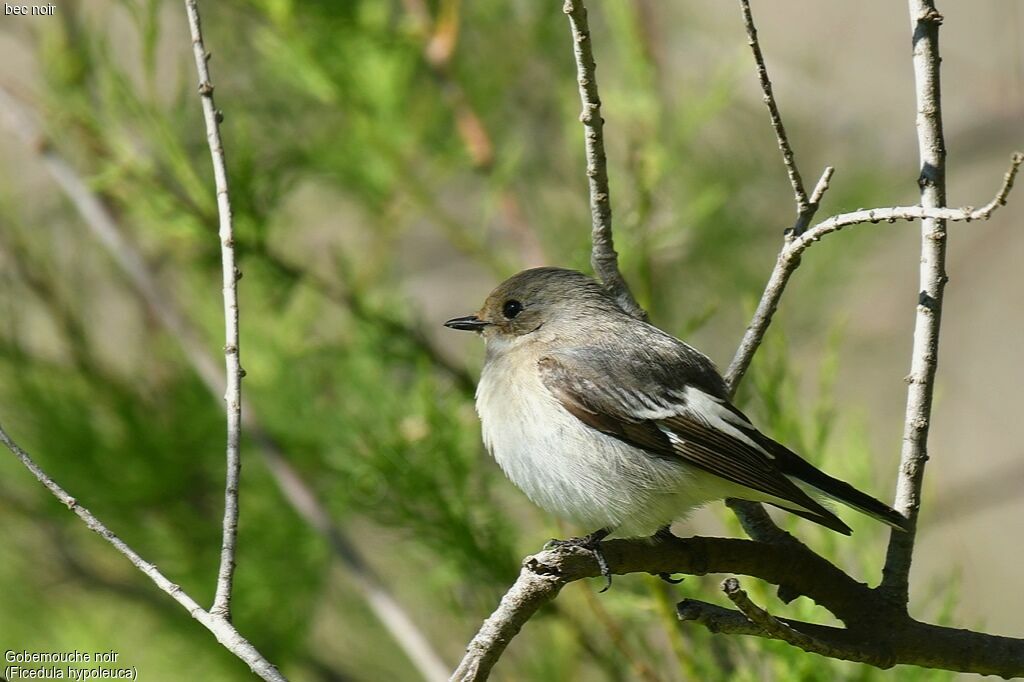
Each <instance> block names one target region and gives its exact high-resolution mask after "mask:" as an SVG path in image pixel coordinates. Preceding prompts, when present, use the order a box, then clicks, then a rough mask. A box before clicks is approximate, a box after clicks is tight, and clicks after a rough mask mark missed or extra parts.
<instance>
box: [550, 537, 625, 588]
mask: <svg viewBox="0 0 1024 682" xmlns="http://www.w3.org/2000/svg"><path fill="white" fill-rule="evenodd" d="M609 533H611V531H610V530H608V529H607V528H602V529H601V530H596V531H594V532H593V533H590V534H589V535H584V536H583V537H579V538H569V539H568V540H556V539H554V538H552V539H551V540H549V541H548V542H547V544H545V545H544V549H550V548H553V547H579V548H581V549H585V550H587V551H589V552H590V553H591V554H593V555H594V560H595V561H597V567H598V568H599V569H601V575H602V576H604V579H605V581H606V583H605V586H604V587H603V588H602V589H601V592H607V591H608V588H609V587H611V586H612V571H611V569H610V568H608V560H607V559H605V558H604V552H603V551H602V550H601V540H604V539H605V538H606V537H608V534H609Z"/></svg>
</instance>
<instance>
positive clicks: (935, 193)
mask: <svg viewBox="0 0 1024 682" xmlns="http://www.w3.org/2000/svg"><path fill="white" fill-rule="evenodd" d="M910 21H911V25H912V27H913V29H914V33H913V43H914V84H915V91H916V94H917V145H918V148H919V150H920V154H921V175H920V176H919V177H918V185H919V186H920V188H921V205H922V206H924V207H926V208H939V207H942V206H945V205H946V142H945V140H944V139H943V134H942V102H941V97H940V85H939V63H940V58H939V25H940V24H941V23H942V15H941V14H939V13H938V11H937V10H936V9H935V3H934V2H933V1H932V0H910ZM948 279H949V278H948V277H947V276H946V223H945V221H944V220H943V219H942V218H935V217H925V218H924V219H923V220H922V221H921V268H920V288H919V291H920V295H919V297H918V304H917V314H916V320H915V322H914V347H913V351H912V356H911V362H910V374H909V375H908V377H907V410H906V418H905V422H904V427H903V449H902V450H901V452H900V468H899V473H898V474H897V479H896V501H895V503H894V505H893V506H894V507H895V509H896V511H898V512H900V513H901V514H903V515H904V516H906V517H907V518H908V519H909V520H910V530H909V531H908V532H906V533H892V534H891V535H890V537H889V547H888V551H887V552H886V556H885V566H884V567H883V568H882V587H883V588H884V589H885V590H886V591H887V592H889V594H890V596H891V598H892V599H893V600H894V601H896V602H897V603H900V604H902V605H903V607H904V608H906V606H907V600H908V592H909V590H910V563H911V560H912V558H913V554H914V540H915V536H916V534H917V514H918V510H919V509H920V506H921V486H922V484H923V482H924V465H925V462H926V461H927V460H928V428H929V426H930V424H931V412H932V394H933V392H934V390H935V371H936V369H937V368H938V361H939V327H940V324H941V321H942V295H943V291H944V290H945V288H946V281H947V280H948Z"/></svg>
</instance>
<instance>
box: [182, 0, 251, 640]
mask: <svg viewBox="0 0 1024 682" xmlns="http://www.w3.org/2000/svg"><path fill="white" fill-rule="evenodd" d="M185 9H186V11H187V13H188V27H189V31H190V32H191V34H192V52H193V54H194V55H195V59H196V71H198V73H199V96H200V98H201V100H202V103H203V118H204V119H206V140H207V142H208V143H209V145H210V156H211V158H212V159H213V177H214V182H215V183H216V188H217V213H218V214H219V215H220V230H219V237H220V254H221V267H222V270H223V289H224V364H225V366H226V369H227V372H226V376H227V386H226V388H225V391H224V402H225V406H226V407H225V409H226V411H227V418H228V419H227V421H228V426H227V428H228V438H227V440H228V444H227V481H226V485H225V490H224V529H223V537H222V540H221V548H220V568H219V569H218V571H217V594H216V595H215V596H214V599H213V608H212V609H210V611H211V612H212V613H214V614H216V615H218V616H222V617H224V618H225V619H226V620H231V587H232V584H233V582H234V577H235V545H236V544H237V540H238V483H239V475H240V474H241V470H242V460H241V458H240V456H239V440H240V438H241V431H242V375H243V372H242V365H241V361H240V359H239V355H240V351H241V349H240V347H239V338H238V280H239V279H240V278H241V276H242V273H241V271H240V270H239V269H238V267H237V266H236V265H235V232H234V225H233V224H232V219H231V199H230V197H229V195H228V170H227V163H226V161H225V159H224V145H223V143H222V142H221V139H220V122H221V120H222V119H223V116H222V114H221V112H219V111H217V107H216V106H215V105H214V103H213V83H212V82H211V80H210V69H209V63H208V62H209V60H210V53H209V52H207V51H206V47H205V46H204V45H203V34H202V29H201V27H200V25H199V7H198V6H197V0H185Z"/></svg>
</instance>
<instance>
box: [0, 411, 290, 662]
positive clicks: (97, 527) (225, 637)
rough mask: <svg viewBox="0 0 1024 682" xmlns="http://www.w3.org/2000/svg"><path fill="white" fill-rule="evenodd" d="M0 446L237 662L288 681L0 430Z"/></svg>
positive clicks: (228, 626)
mask: <svg viewBox="0 0 1024 682" xmlns="http://www.w3.org/2000/svg"><path fill="white" fill-rule="evenodd" d="M0 443H3V444H4V445H5V446H7V448H8V449H9V450H10V451H11V452H13V453H14V456H15V457H17V458H18V459H19V460H20V461H21V463H22V464H24V465H25V468H27V469H28V470H29V471H30V472H32V475H33V476H35V477H36V480H38V481H39V482H40V483H42V484H43V485H44V486H46V488H47V489H48V490H49V491H50V492H51V493H53V496H54V497H56V498H57V499H58V500H60V502H61V503H63V504H64V506H66V507H67V508H68V509H70V510H71V511H73V512H74V513H75V514H76V515H77V516H78V517H79V518H80V519H82V521H84V522H85V525H86V526H88V527H89V529H90V530H92V531H94V532H95V533H97V534H98V535H100V537H102V538H103V539H104V540H106V541H107V542H109V543H110V544H111V545H112V546H113V547H114V549H116V550H117V551H118V552H120V553H121V554H123V555H124V556H125V557H126V558H127V559H128V561H130V562H131V563H132V565H133V566H135V568H137V569H139V570H140V571H142V573H144V574H145V575H146V576H147V577H148V578H149V579H150V580H152V581H153V583H154V584H155V585H156V586H157V587H159V588H160V589H161V590H163V591H164V592H166V593H167V594H169V595H170V596H171V598H172V599H174V601H176V602H178V603H179V604H181V606H182V607H183V608H184V609H185V610H186V611H188V613H189V615H190V616H192V617H193V618H195V619H196V620H197V621H199V622H200V623H201V624H202V625H203V627H205V628H206V629H207V630H209V631H210V632H212V633H213V634H214V636H215V637H216V638H217V641H218V642H220V643H221V644H222V645H223V646H224V647H225V648H226V649H227V650H228V651H230V652H231V653H233V654H234V655H235V656H237V657H238V658H240V659H242V660H243V661H245V662H246V663H247V664H248V665H249V668H250V669H251V670H252V671H253V672H254V673H256V674H257V675H259V676H260V677H261V678H263V679H264V680H268V682H284V680H285V678H284V676H283V675H281V673H280V672H278V670H277V668H275V667H274V666H273V664H271V663H270V661H268V660H267V659H266V658H264V657H263V655H262V654H261V653H260V652H259V651H257V650H256V648H255V647H254V646H253V645H252V644H250V643H249V642H248V641H247V640H246V639H245V638H244V637H242V635H241V634H240V633H239V632H238V630H236V629H235V627H234V626H233V625H232V624H231V622H230V621H228V620H227V619H226V618H223V617H221V616H219V615H217V614H215V613H213V612H212V611H206V610H205V609H203V607H201V606H200V605H199V604H198V603H197V602H196V600H194V599H193V598H192V597H190V596H189V595H188V593H187V592H185V591H184V590H183V589H181V587H180V586H179V585H176V584H175V583H172V582H171V581H170V580H169V579H168V578H167V577H166V576H165V575H164V574H163V573H161V572H160V571H159V570H158V569H157V567H156V566H154V565H153V564H151V563H149V562H148V561H146V560H145V559H143V558H142V557H141V556H139V554H138V553H137V552H135V550H133V549H132V548H131V547H129V546H128V545H127V544H125V542H124V541H123V540H122V539H121V538H119V537H118V536H117V535H115V534H114V532H113V531H111V530H110V529H109V528H107V527H106V525H104V524H103V522H101V521H100V520H99V519H98V518H96V517H95V516H94V515H93V513H92V512H90V511H89V510H88V509H86V508H85V507H83V506H82V505H81V504H80V503H79V502H78V500H77V499H75V498H74V497H73V496H72V495H71V494H70V493H68V492H67V491H66V490H64V488H62V487H60V485H58V484H57V482H56V481H54V480H53V479H52V478H50V477H49V476H48V475H47V474H46V472H44V471H43V470H42V469H41V468H40V467H39V465H38V464H36V463H35V461H34V460H33V459H32V457H31V456H29V454H28V453H27V452H25V451H24V450H22V449H21V447H19V446H18V444H17V443H15V442H14V441H13V440H12V439H11V437H10V436H9V435H7V432H6V431H4V429H3V427H2V426H0Z"/></svg>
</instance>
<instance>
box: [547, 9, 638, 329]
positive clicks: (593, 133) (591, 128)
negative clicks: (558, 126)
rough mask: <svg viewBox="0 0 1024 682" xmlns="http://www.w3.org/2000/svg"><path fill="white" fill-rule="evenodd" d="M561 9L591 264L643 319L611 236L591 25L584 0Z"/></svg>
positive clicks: (624, 305) (629, 309)
mask: <svg viewBox="0 0 1024 682" xmlns="http://www.w3.org/2000/svg"><path fill="white" fill-rule="evenodd" d="M562 11H563V12H565V13H566V14H567V15H568V16H569V27H570V28H571V29H572V41H573V53H574V54H575V55H576V81H577V83H579V89H580V104H581V105H582V107H583V110H582V111H581V112H580V122H581V123H582V124H583V129H584V132H585V138H584V139H585V143H586V149H587V178H588V184H589V187H590V215H591V220H592V223H593V228H592V232H591V243H592V250H591V256H590V264H591V266H592V267H593V268H594V274H596V275H597V276H598V277H600V278H601V281H602V282H603V283H604V285H605V287H607V289H608V291H609V292H611V294H612V295H613V296H614V297H615V299H616V300H617V301H618V302H619V305H620V306H622V308H623V310H625V311H626V312H628V313H629V314H630V315H632V316H633V317H636V318H638V319H641V320H644V319H647V313H646V312H644V310H643V308H641V307H640V306H639V304H637V302H636V299H634V298H633V294H632V292H630V290H629V285H627V284H626V280H625V279H623V277H622V273H621V272H619V254H617V253H616V252H615V244H614V242H613V240H612V203H611V196H610V194H609V189H608V158H607V157H606V156H605V152H604V119H603V118H601V98H600V96H599V95H598V92H597V75H596V73H595V72H596V71H597V64H596V63H595V62H594V51H593V49H592V48H591V44H590V26H589V25H588V24H587V8H586V7H584V6H583V0H565V4H564V5H563V6H562Z"/></svg>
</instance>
